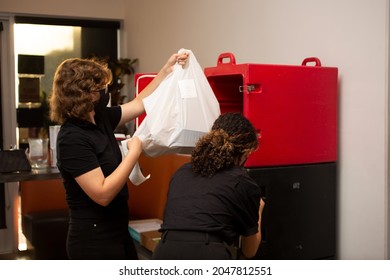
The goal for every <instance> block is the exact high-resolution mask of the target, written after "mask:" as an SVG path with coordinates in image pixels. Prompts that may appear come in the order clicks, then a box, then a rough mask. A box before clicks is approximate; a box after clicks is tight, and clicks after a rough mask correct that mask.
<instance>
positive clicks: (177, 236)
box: [153, 230, 232, 260]
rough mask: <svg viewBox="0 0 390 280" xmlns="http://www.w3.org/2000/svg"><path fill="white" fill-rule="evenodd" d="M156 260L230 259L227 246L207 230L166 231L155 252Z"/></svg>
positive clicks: (154, 257)
mask: <svg viewBox="0 0 390 280" xmlns="http://www.w3.org/2000/svg"><path fill="white" fill-rule="evenodd" d="M153 259H154V260H230V259H232V256H231V254H230V251H229V250H228V249H227V246H226V245H225V243H224V242H223V240H222V239H220V238H219V237H217V236H214V235H212V234H208V233H205V232H194V231H171V230H169V231H165V232H164V233H163V234H162V236H161V241H160V242H159V244H157V246H156V249H155V251H154V253H153Z"/></svg>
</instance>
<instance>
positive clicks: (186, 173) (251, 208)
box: [161, 163, 260, 244]
mask: <svg viewBox="0 0 390 280" xmlns="http://www.w3.org/2000/svg"><path fill="white" fill-rule="evenodd" d="M259 205H260V187H259V186H258V185H257V184H256V182H255V181H254V180H253V179H252V178H250V177H249V175H248V173H247V171H246V170H245V169H243V168H240V167H233V168H230V169H228V170H225V171H222V172H218V173H217V174H215V175H214V176H212V177H210V178H208V177H203V176H200V175H197V174H195V173H194V172H193V171H192V169H191V163H187V164H185V165H183V166H182V167H181V168H179V169H178V170H177V172H176V173H175V174H174V175H173V176H172V179H171V182H170V186H169V190H168V197H167V203H166V207H165V211H164V221H163V224H162V226H161V230H162V231H164V230H190V231H202V232H209V233H214V234H216V235H219V236H220V237H222V238H223V239H224V241H225V242H227V243H228V244H231V243H232V242H233V241H234V240H236V238H237V237H238V236H239V235H243V236H249V235H252V234H255V233H256V232H258V219H259Z"/></svg>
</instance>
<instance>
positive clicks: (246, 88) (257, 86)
mask: <svg viewBox="0 0 390 280" xmlns="http://www.w3.org/2000/svg"><path fill="white" fill-rule="evenodd" d="M239 90H240V92H248V93H252V92H253V93H261V92H262V90H263V88H262V86H261V84H251V85H246V86H240V87H239Z"/></svg>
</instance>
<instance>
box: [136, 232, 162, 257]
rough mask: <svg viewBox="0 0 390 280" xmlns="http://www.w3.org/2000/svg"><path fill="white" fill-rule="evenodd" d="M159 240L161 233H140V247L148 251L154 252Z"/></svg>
mask: <svg viewBox="0 0 390 280" xmlns="http://www.w3.org/2000/svg"><path fill="white" fill-rule="evenodd" d="M160 240H161V232H159V231H158V230H153V231H146V232H142V233H141V242H140V243H141V245H142V246H144V247H145V248H146V249H148V250H149V251H152V252H154V249H155V248H156V246H157V244H158V242H159V241H160Z"/></svg>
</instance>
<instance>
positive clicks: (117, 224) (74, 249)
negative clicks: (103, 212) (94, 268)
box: [67, 219, 138, 260]
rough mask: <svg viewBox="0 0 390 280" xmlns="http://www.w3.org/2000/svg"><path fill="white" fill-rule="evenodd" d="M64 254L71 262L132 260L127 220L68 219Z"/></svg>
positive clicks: (131, 246)
mask: <svg viewBox="0 0 390 280" xmlns="http://www.w3.org/2000/svg"><path fill="white" fill-rule="evenodd" d="M67 252H68V257H69V259H73V260H98V259H100V260H135V259H138V257H137V250H136V248H135V245H134V243H133V239H132V238H131V236H130V233H129V231H128V227H127V219H117V220H110V221H107V220H99V219H98V220H95V219H71V221H70V223H69V231H68V239H67Z"/></svg>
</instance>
